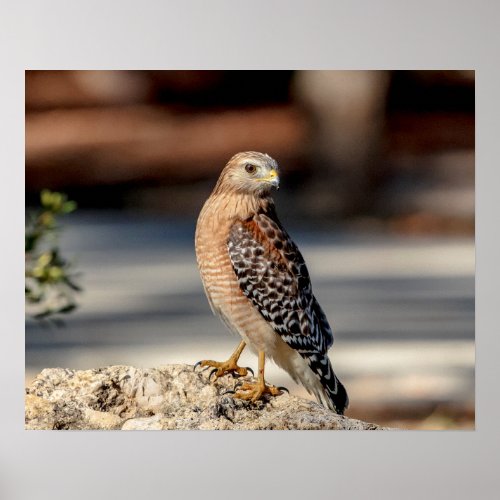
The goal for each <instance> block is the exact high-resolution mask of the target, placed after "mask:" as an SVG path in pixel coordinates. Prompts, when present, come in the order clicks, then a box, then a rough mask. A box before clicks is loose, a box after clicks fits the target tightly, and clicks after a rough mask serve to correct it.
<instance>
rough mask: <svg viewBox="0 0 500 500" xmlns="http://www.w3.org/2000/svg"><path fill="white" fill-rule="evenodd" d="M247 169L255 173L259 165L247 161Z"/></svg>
mask: <svg viewBox="0 0 500 500" xmlns="http://www.w3.org/2000/svg"><path fill="white" fill-rule="evenodd" d="M245 170H246V171H247V172H248V173H249V174H253V173H255V171H256V170H257V167H256V166H255V165H252V164H251V163H247V164H246V165H245Z"/></svg>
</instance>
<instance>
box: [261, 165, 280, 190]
mask: <svg viewBox="0 0 500 500" xmlns="http://www.w3.org/2000/svg"><path fill="white" fill-rule="evenodd" d="M261 181H263V182H268V183H269V184H271V186H274V187H275V188H276V189H279V188H280V178H279V176H278V172H276V170H274V168H273V169H271V171H270V172H269V175H268V176H267V177H263V178H262V179H261Z"/></svg>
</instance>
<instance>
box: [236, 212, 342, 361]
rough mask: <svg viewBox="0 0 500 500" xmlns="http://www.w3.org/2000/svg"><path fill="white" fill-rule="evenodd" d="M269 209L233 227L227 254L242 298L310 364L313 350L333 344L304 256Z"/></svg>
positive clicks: (324, 350) (313, 355)
mask: <svg viewBox="0 0 500 500" xmlns="http://www.w3.org/2000/svg"><path fill="white" fill-rule="evenodd" d="M273 212H274V211H272V210H271V211H269V212H267V213H259V214H256V215H255V216H253V217H251V218H250V219H247V220H245V221H238V222H236V223H235V224H234V225H233V226H232V228H231V230H230V233H229V239H228V243H227V244H228V251H229V257H230V259H231V263H232V266H233V269H234V272H235V273H236V276H237V278H238V283H239V285H240V288H241V290H242V292H243V293H244V294H245V296H246V297H247V298H248V299H249V300H250V301H251V302H252V304H253V305H254V307H255V308H257V310H258V311H259V312H260V314H261V315H262V316H263V317H264V319H265V320H266V321H268V323H269V324H270V325H271V326H272V328H273V329H274V331H275V332H276V333H278V334H279V335H280V336H281V338H282V339H283V340H284V341H285V342H286V343H287V344H288V345H289V346H290V347H292V348H293V349H295V350H297V351H298V352H299V353H300V354H301V355H302V356H303V357H304V358H305V359H306V360H307V361H308V363H309V364H310V365H311V362H314V361H316V356H315V354H324V353H326V351H327V350H328V349H329V348H330V347H331V345H332V344H333V333H332V330H331V328H330V325H329V324H328V320H327V319H326V316H325V314H324V312H323V310H322V309H321V306H320V305H319V304H318V301H317V300H316V298H315V297H314V295H313V293H312V288H311V281H310V279H309V273H308V271H307V267H306V264H305V262H304V259H303V257H302V255H301V254H300V251H299V249H298V248H297V246H296V245H295V243H294V242H293V241H292V240H291V239H290V237H289V236H288V234H287V233H286V231H285V230H284V229H283V227H282V226H281V224H280V223H279V220H278V219H277V217H276V215H275V213H273ZM320 357H321V356H320ZM311 358H312V359H311Z"/></svg>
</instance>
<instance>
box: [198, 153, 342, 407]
mask: <svg viewBox="0 0 500 500" xmlns="http://www.w3.org/2000/svg"><path fill="white" fill-rule="evenodd" d="M273 187H274V188H278V187H279V176H278V165H277V163H276V161H275V160H274V159H273V158H271V157H270V156H269V155H267V154H263V153H257V152H253V151H250V152H245V153H238V154H236V155H235V156H233V157H232V158H231V159H230V160H229V162H228V163H227V165H226V166H225V168H224V169H223V170H222V173H221V175H220V177H219V180H218V182H217V184H216V186H215V188H214V190H213V192H212V194H211V195H210V197H209V198H208V200H207V201H206V203H205V205H204V206H203V208H202V210H201V212H200V215H199V218H198V222H197V225H196V236H195V245H196V258H197V261H198V267H199V270H200V274H201V278H202V281H203V286H204V289H205V293H206V295H207V298H208V301H209V303H210V306H211V308H212V311H213V312H214V313H215V314H217V315H218V316H219V317H220V318H221V320H222V321H223V322H224V323H225V324H226V326H227V327H228V328H229V329H230V330H231V331H232V332H234V333H236V334H239V335H240V336H241V337H242V339H243V340H242V341H241V343H240V344H239V346H238V348H237V349H236V351H235V352H234V353H233V354H232V355H231V357H230V358H229V359H228V360H227V361H225V362H216V361H212V360H204V361H200V362H198V363H197V364H200V365H201V366H211V367H214V370H213V371H214V374H215V376H216V378H217V377H221V376H223V375H224V374H226V373H233V374H236V375H239V376H245V375H246V374H247V373H248V370H247V368H243V367H240V366H238V364H237V361H238V358H239V357H240V355H241V352H242V351H243V349H244V348H245V346H246V345H248V346H249V347H250V348H251V349H252V350H253V351H254V352H255V353H256V354H257V355H258V359H259V372H258V377H257V382H256V383H250V382H246V383H244V384H242V385H241V386H240V387H239V389H238V391H237V392H235V394H234V397H237V398H241V399H245V400H251V401H257V400H258V399H260V398H261V397H262V396H263V395H264V394H271V395H273V396H276V395H279V394H281V388H277V387H275V386H272V385H268V384H266V382H265V379H264V364H265V358H266V356H267V357H268V358H271V359H272V360H274V362H275V363H276V364H277V365H278V366H280V367H281V368H283V369H284V370H286V371H287V372H288V373H289V374H290V376H291V377H292V379H293V380H295V381H296V382H297V383H300V384H302V385H303V386H304V387H305V388H306V389H307V391H308V392H309V393H312V394H314V396H315V397H316V399H317V400H318V401H319V402H320V403H322V404H323V405H325V406H326V407H328V408H330V409H332V410H334V411H336V412H337V413H339V414H343V413H344V410H345V409H346V408H347V405H348V397H347V392H346V390H345V388H344V386H343V385H342V384H341V383H340V381H339V379H338V378H337V376H336V375H335V373H334V371H333V368H332V365H331V362H330V359H329V358H328V354H327V351H328V349H329V348H330V347H331V346H332V344H333V333H332V330H331V328H330V325H329V324H328V320H327V318H326V316H325V313H324V312H323V310H322V308H321V306H320V305H319V303H318V301H317V300H316V298H315V297H314V295H313V292H312V287H311V280H310V278H309V273H308V270H307V267H306V264H305V262H304V259H303V257H302V255H301V253H300V251H299V249H298V248H297V245H295V243H294V242H293V241H292V239H291V238H290V236H289V235H288V233H287V232H286V230H285V229H284V228H283V226H282V224H281V223H280V221H279V219H278V216H277V215H276V209H275V205H274V202H273V199H272V198H271V189H272V188H273Z"/></svg>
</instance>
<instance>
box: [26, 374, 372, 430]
mask: <svg viewBox="0 0 500 500" xmlns="http://www.w3.org/2000/svg"><path fill="white" fill-rule="evenodd" d="M209 371H210V370H203V371H202V370H199V369H198V370H197V371H194V370H193V367H192V366H189V365H167V366H160V367H158V368H148V369H140V368H134V367H131V366H108V367H105V368H99V369H94V370H69V369H63V368H47V369H45V370H43V371H42V372H41V373H40V374H39V375H38V376H37V377H36V378H35V380H34V381H33V382H32V384H31V386H30V387H29V388H27V389H26V428H27V429H101V430H109V429H123V430H165V429H204V430H205V429H206V430H214V429H235V430H245V429H246V430H253V429H344V430H362V429H370V430H371V429H381V427H379V426H377V425H375V424H369V423H366V422H362V421H360V420H354V419H351V418H347V417H342V416H339V415H336V414H335V413H333V412H332V411H330V410H328V409H326V408H324V407H323V406H321V405H319V404H317V403H315V402H312V401H308V400H305V399H301V398H297V397H295V396H290V395H288V394H287V393H284V394H283V395H281V396H278V397H276V398H269V399H267V400H266V401H259V402H257V403H250V402H246V401H241V400H238V399H233V398H232V397H231V395H229V394H226V395H224V394H223V393H224V392H225V391H227V390H232V389H234V387H235V385H236V383H237V382H238V380H237V379H234V378H233V377H232V376H231V375H226V376H224V377H222V378H221V379H219V380H218V381H217V382H215V383H213V384H212V383H210V382H209V381H208V374H209Z"/></svg>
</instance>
